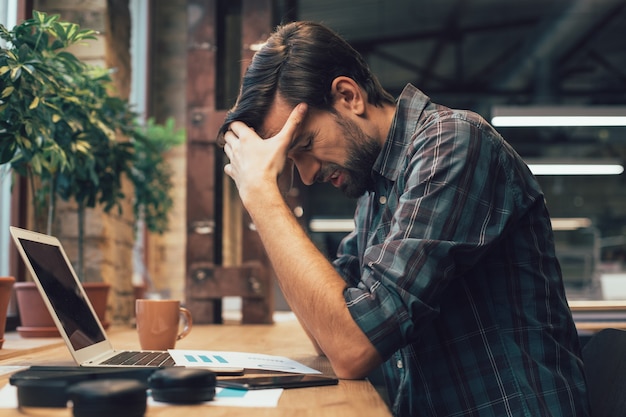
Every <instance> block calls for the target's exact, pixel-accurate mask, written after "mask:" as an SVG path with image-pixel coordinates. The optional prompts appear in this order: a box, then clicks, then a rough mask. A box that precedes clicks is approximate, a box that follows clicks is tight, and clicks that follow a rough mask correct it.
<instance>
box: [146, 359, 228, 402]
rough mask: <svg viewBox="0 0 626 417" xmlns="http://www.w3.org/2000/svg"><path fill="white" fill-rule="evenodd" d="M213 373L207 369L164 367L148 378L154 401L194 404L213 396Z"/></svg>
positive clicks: (208, 399) (209, 399) (214, 379)
mask: <svg viewBox="0 0 626 417" xmlns="http://www.w3.org/2000/svg"><path fill="white" fill-rule="evenodd" d="M215 382H216V378H215V373H214V372H211V371H209V370H208V369H194V368H165V369H160V370H158V371H155V372H154V373H153V374H152V375H150V377H149V378H148V387H149V388H150V392H151V393H152V398H153V399H154V400H155V401H160V402H166V403H177V404H194V403H199V402H204V401H211V400H212V399H213V398H214V397H215Z"/></svg>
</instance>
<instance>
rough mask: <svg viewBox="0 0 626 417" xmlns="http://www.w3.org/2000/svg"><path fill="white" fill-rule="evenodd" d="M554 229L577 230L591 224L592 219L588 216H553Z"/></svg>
mask: <svg viewBox="0 0 626 417" xmlns="http://www.w3.org/2000/svg"><path fill="white" fill-rule="evenodd" d="M550 221H551V223H552V229H553V230H577V229H584V228H587V227H590V226H591V224H592V223H591V219H588V218H586V217H561V218H557V217H553V218H551V219H550Z"/></svg>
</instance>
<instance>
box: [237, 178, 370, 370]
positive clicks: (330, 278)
mask: <svg viewBox="0 0 626 417" xmlns="http://www.w3.org/2000/svg"><path fill="white" fill-rule="evenodd" d="M250 200H251V201H249V202H245V201H244V205H245V206H246V209H247V210H248V212H249V213H250V216H251V217H252V220H253V221H254V223H255V226H256V229H257V231H258V233H259V235H260V237H261V240H262V241H263V245H264V246H265V250H266V252H267V254H268V256H269V258H270V260H271V262H272V265H273V267H274V271H275V273H276V275H277V278H278V280H279V281H280V286H281V289H282V290H283V293H284V295H285V298H286V299H287V301H288V303H289V305H290V306H291V308H292V310H293V311H294V313H295V314H296V315H297V316H298V319H299V320H300V322H301V323H302V324H303V326H304V327H305V330H306V331H307V332H308V333H310V335H311V336H312V339H314V340H315V341H317V343H318V344H319V347H320V348H321V350H322V351H323V352H324V353H325V354H326V356H327V357H328V358H329V360H330V361H331V364H332V365H333V368H334V369H335V372H336V373H337V375H338V376H340V377H344V378H360V377H363V376H365V375H366V374H367V373H369V371H370V370H371V369H372V368H373V367H374V366H376V365H377V364H378V363H379V362H380V358H379V357H378V353H377V351H376V349H375V348H374V347H373V345H372V344H371V343H370V342H369V339H367V337H366V336H365V334H364V333H363V332H362V331H361V329H360V328H359V327H358V325H357V324H356V323H355V322H354V320H353V319H352V316H351V315H350V312H349V311H348V309H347V306H346V303H345V299H344V297H343V292H344V289H345V287H346V283H345V282H344V280H343V279H342V278H341V277H340V276H339V274H338V273H337V272H336V271H335V269H334V268H333V266H332V265H331V264H330V262H328V260H327V259H326V258H325V257H324V255H323V254H322V253H321V252H320V251H319V250H318V249H317V247H316V246H315V245H314V244H313V242H312V241H311V240H310V239H309V237H308V236H307V234H306V233H305V231H304V230H303V229H302V227H301V226H300V224H299V223H298V222H297V220H296V218H295V217H294V216H293V214H292V213H291V210H290V209H289V207H288V206H287V204H286V203H285V201H284V200H283V198H282V196H281V195H280V192H279V190H278V187H273V186H272V187H270V189H265V190H264V192H263V193H258V195H255V197H254V198H252V199H250Z"/></svg>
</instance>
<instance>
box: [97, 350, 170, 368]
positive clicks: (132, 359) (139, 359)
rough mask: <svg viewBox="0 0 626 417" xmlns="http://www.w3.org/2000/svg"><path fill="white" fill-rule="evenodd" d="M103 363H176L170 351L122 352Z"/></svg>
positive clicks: (158, 364)
mask: <svg viewBox="0 0 626 417" xmlns="http://www.w3.org/2000/svg"><path fill="white" fill-rule="evenodd" d="M102 364H103V365H119V366H174V365H175V364H176V363H175V362H174V359H173V358H172V356H171V355H170V354H169V353H168V352H138V351H137V352H135V351H126V352H120V353H118V354H117V355H115V356H113V357H111V358H109V359H107V360H106V361H104V362H102Z"/></svg>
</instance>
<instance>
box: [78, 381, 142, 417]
mask: <svg viewBox="0 0 626 417" xmlns="http://www.w3.org/2000/svg"><path fill="white" fill-rule="evenodd" d="M146 390H147V386H146V384H145V383H143V382H140V381H137V380H134V379H102V380H95V381H83V382H79V383H77V384H74V385H72V386H71V387H70V388H69V389H68V390H67V395H68V398H69V400H70V401H71V402H72V411H73V414H74V417H111V416H116V417H141V416H143V415H144V414H145V412H146V403H147V396H146Z"/></svg>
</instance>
